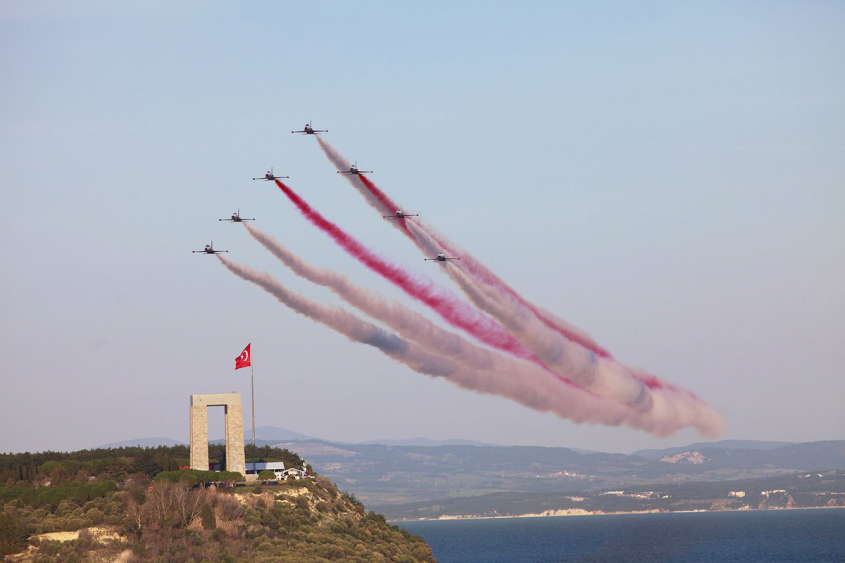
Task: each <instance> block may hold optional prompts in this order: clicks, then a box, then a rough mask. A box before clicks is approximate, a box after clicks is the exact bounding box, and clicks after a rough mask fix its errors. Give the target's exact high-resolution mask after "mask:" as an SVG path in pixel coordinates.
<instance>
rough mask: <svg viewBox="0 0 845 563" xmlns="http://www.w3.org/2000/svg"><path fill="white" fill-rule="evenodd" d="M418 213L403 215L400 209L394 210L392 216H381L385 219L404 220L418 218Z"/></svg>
mask: <svg viewBox="0 0 845 563" xmlns="http://www.w3.org/2000/svg"><path fill="white" fill-rule="evenodd" d="M419 216H420V215H419V213H405V212H404V211H402V208H401V207H400V208H399V209H397V210H396V213H394V214H393V215H382V217H384V218H385V219H404V218H405V217H419Z"/></svg>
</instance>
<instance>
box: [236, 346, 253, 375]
mask: <svg viewBox="0 0 845 563" xmlns="http://www.w3.org/2000/svg"><path fill="white" fill-rule="evenodd" d="M250 346H252V342H250V343H249V344H247V345H246V348H244V351H243V352H241V355H240V356H238V357H237V358H235V369H241V368H245V367H247V366H251V365H252V354H251V353H250V351H249V347H250Z"/></svg>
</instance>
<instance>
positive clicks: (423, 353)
mask: <svg viewBox="0 0 845 563" xmlns="http://www.w3.org/2000/svg"><path fill="white" fill-rule="evenodd" d="M217 257H218V259H219V260H220V262H221V263H222V264H223V265H224V266H226V268H227V269H229V271H231V272H232V273H234V274H235V275H237V276H239V277H240V278H242V279H244V280H246V281H249V282H252V283H254V284H256V285H258V286H259V287H261V288H262V289H264V290H265V291H267V292H268V293H270V294H271V295H273V296H275V297H276V299H278V300H279V301H280V302H282V303H283V304H284V305H286V306H288V307H289V308H291V309H293V310H294V311H296V312H298V313H300V314H302V315H304V316H307V317H309V318H311V319H313V320H315V321H317V322H320V323H322V324H325V325H326V326H329V327H330V328H332V329H334V330H336V331H338V332H340V333H341V334H344V335H345V336H347V337H348V338H349V339H350V340H353V341H356V342H361V343H364V344H368V345H371V346H374V347H376V348H377V349H379V350H380V351H381V352H383V353H384V354H386V355H388V356H390V357H391V358H393V359H395V360H397V361H399V362H402V363H404V364H405V365H408V366H409V367H411V369H413V370H414V371H417V372H418V373H423V374H427V375H433V376H440V377H446V378H447V379H448V380H449V381H451V382H452V383H454V384H456V385H458V386H460V387H463V388H465V389H469V390H473V391H476V392H479V393H488V394H495V395H500V396H504V397H507V398H510V399H512V400H514V401H516V402H518V403H520V404H522V405H525V406H527V407H529V408H532V409H534V410H538V411H550V412H553V413H555V414H556V415H558V416H560V417H562V418H567V419H570V420H572V421H574V422H577V423H584V422H589V423H598V424H606V425H613V426H616V425H620V424H627V425H629V426H631V427H633V428H638V429H642V430H646V431H648V432H651V433H653V434H655V435H657V436H665V435H668V434H671V433H672V432H674V431H676V430H677V429H678V428H680V427H682V426H686V425H694V426H696V427H697V428H698V429H699V431H700V432H702V433H704V434H706V435H713V434H714V433H718V431H719V428H720V420H719V419H718V415H715V418H713V416H712V415H711V414H710V413H706V412H697V413H695V414H691V413H689V412H688V411H686V410H683V411H682V412H680V413H678V412H677V411H678V409H677V407H676V406H674V405H672V404H671V403H670V402H668V401H665V400H663V398H662V397H658V401H657V403H656V405H657V410H656V412H659V413H660V414H661V417H660V418H656V417H654V416H652V415H651V414H649V415H643V414H642V413H637V412H635V411H634V410H632V409H630V408H628V407H626V406H625V405H622V404H620V403H617V402H615V401H612V400H609V399H606V398H603V397H598V396H595V395H592V394H590V393H587V392H585V391H584V390H582V389H580V388H578V387H576V386H572V385H564V384H562V383H561V382H560V381H559V380H556V379H555V378H553V377H552V376H551V375H549V374H548V373H547V372H546V371H544V370H542V369H541V368H539V367H536V366H534V365H532V364H527V363H524V362H521V363H522V365H523V366H526V369H525V370H521V371H517V372H515V373H514V372H510V371H507V370H505V371H502V370H500V369H471V368H468V367H467V366H465V365H461V363H460V362H458V363H456V362H454V361H452V360H449V359H447V358H443V357H441V356H439V355H435V354H432V353H430V352H429V351H427V350H426V349H424V348H423V347H421V346H419V345H417V344H414V343H412V342H408V341H406V340H404V339H402V338H400V337H398V336H396V335H394V334H392V333H389V332H387V331H385V330H383V329H381V328H379V327H377V326H375V325H373V324H371V323H368V322H366V321H364V320H362V319H360V318H358V317H357V316H355V315H353V314H351V313H349V312H347V311H344V310H343V309H339V308H329V307H324V306H321V305H319V304H316V303H314V302H312V301H310V300H308V299H306V298H305V297H303V296H301V295H299V294H296V293H294V292H291V291H290V290H288V289H287V288H285V287H284V286H282V285H281V284H280V283H279V282H278V281H277V280H275V279H274V278H273V277H272V276H270V275H269V274H267V273H264V272H257V271H255V270H253V269H251V268H249V267H247V266H244V265H242V264H238V263H236V262H234V261H232V260H229V259H227V258H225V257H223V256H222V255H218V256H217ZM491 353H492V354H495V355H497V356H500V355H499V354H496V353H494V352H491ZM509 361H512V362H517V360H509Z"/></svg>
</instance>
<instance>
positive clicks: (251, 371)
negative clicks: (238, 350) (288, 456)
mask: <svg viewBox="0 0 845 563" xmlns="http://www.w3.org/2000/svg"><path fill="white" fill-rule="evenodd" d="M250 356H252V354H250ZM249 384H250V387H251V388H252V472H253V473H255V462H256V459H255V458H256V451H255V368H253V367H252V357H250V358H249Z"/></svg>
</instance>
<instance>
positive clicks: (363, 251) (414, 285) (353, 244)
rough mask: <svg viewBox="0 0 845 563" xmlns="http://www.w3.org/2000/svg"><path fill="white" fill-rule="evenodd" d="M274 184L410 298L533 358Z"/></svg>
mask: <svg viewBox="0 0 845 563" xmlns="http://www.w3.org/2000/svg"><path fill="white" fill-rule="evenodd" d="M276 185H278V186H279V188H280V189H281V190H282V192H284V194H285V195H286V196H288V198H289V199H290V200H291V201H292V202H293V203H294V205H296V206H297V208H298V209H299V211H300V212H301V213H302V214H303V215H304V216H305V217H306V218H307V219H308V220H309V221H310V222H311V223H312V224H314V225H315V226H317V227H318V228H319V229H320V230H322V231H323V232H325V233H326V234H328V235H329V236H330V237H331V238H332V239H333V240H334V241H335V242H336V243H337V244H338V245H340V246H341V248H343V249H344V250H346V252H348V253H349V254H350V255H352V256H354V257H355V258H357V259H358V260H359V261H360V262H361V263H363V264H364V265H365V266H367V267H368V268H370V269H371V270H373V271H374V272H376V273H377V274H379V275H381V276H383V277H384V278H385V279H387V280H389V281H391V282H393V283H394V284H396V285H397V286H398V287H399V288H401V289H402V290H403V291H404V292H405V293H407V294H408V295H410V296H411V297H413V298H414V299H417V300H419V301H421V302H423V303H425V304H426V305H428V306H429V307H431V308H432V309H433V310H434V311H435V312H437V314H438V315H440V316H441V317H442V318H443V319H445V320H446V321H447V322H449V323H450V324H452V325H454V326H456V327H458V328H460V329H462V330H465V331H466V332H467V333H469V334H471V335H473V336H474V337H475V338H477V339H479V340H480V341H482V342H484V343H485V344H489V345H490V346H493V347H494V348H499V349H500V350H505V351H507V352H510V353H511V354H514V355H515V356H518V357H520V358H527V359H532V360H535V361H536V358H535V357H534V355H533V354H532V353H531V352H530V351H528V350H527V349H526V348H525V347H524V346H523V345H522V344H520V343H519V342H518V341H517V340H516V339H515V338H514V337H513V336H512V335H511V334H510V333H509V332H508V331H506V330H505V329H504V328H503V327H502V326H501V325H500V324H499V323H497V322H496V321H494V320H493V319H491V318H490V317H488V316H486V315H485V314H484V313H482V312H480V311H478V310H477V309H475V308H473V307H471V306H470V305H468V304H467V303H465V302H463V301H461V300H460V299H458V297H457V296H456V295H454V294H453V293H452V292H450V291H448V290H445V289H443V288H439V287H437V286H435V285H434V283H433V282H431V281H430V280H425V281H422V280H419V279H416V278H414V277H413V276H412V275H411V274H409V273H408V272H407V271H406V270H404V269H403V268H400V267H399V266H396V265H394V264H390V263H388V262H387V261H386V260H384V259H382V258H380V257H378V256H376V255H375V254H374V253H373V252H372V251H371V250H369V249H368V248H366V247H365V246H364V245H363V244H361V243H360V242H359V241H357V240H356V239H355V238H353V237H352V236H350V235H348V234H347V233H346V232H344V231H343V230H342V229H341V228H340V227H338V226H337V225H335V224H334V223H332V222H331V221H329V220H328V219H326V218H325V217H323V216H322V215H321V214H320V213H318V212H317V211H316V210H315V209H313V208H312V207H311V206H310V205H308V203H307V202H306V201H305V200H303V199H302V198H301V197H300V196H299V195H297V194H296V193H295V192H294V191H293V190H291V189H290V188H289V187H288V186H286V185H285V184H284V183H282V182H281V181H279V180H276Z"/></svg>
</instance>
